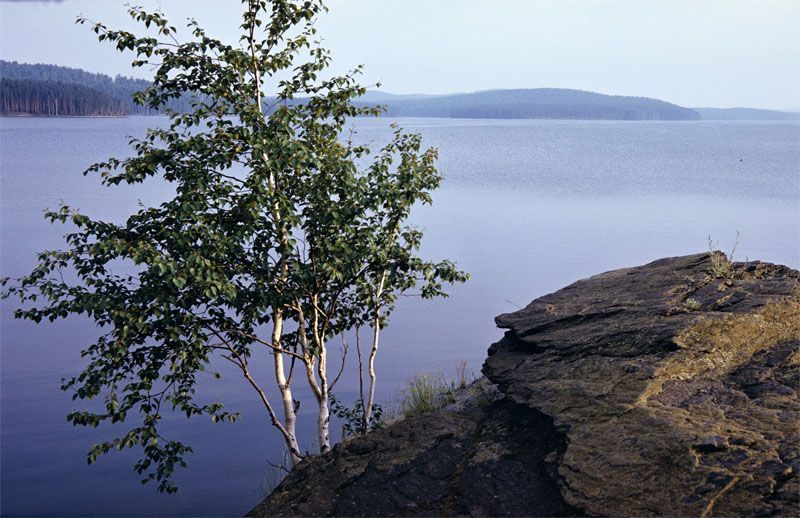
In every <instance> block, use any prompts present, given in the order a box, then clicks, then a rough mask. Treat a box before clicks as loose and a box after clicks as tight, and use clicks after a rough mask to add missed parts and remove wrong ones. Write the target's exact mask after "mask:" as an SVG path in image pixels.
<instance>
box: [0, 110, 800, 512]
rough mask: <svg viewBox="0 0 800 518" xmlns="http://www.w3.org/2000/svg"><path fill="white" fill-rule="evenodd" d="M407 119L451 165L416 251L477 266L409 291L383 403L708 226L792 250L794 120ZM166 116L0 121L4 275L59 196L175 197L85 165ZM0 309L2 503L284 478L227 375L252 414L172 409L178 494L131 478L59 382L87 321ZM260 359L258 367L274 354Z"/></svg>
mask: <svg viewBox="0 0 800 518" xmlns="http://www.w3.org/2000/svg"><path fill="white" fill-rule="evenodd" d="M398 122H400V123H401V124H402V125H403V126H404V127H406V128H407V129H410V130H415V131H419V132H421V133H422V134H423V135H424V137H425V142H426V143H427V144H428V145H431V146H436V147H438V148H439V149H440V155H441V159H440V162H439V164H440V169H441V171H442V172H443V173H444V175H445V177H446V179H445V182H444V185H443V187H442V189H440V190H439V191H438V192H437V193H436V194H435V196H434V199H435V203H434V206H433V207H424V208H422V210H420V211H418V212H417V213H416V215H415V222H416V224H417V225H419V226H420V227H422V228H423V229H424V230H425V231H426V238H427V242H426V244H425V246H424V249H423V253H424V255H426V256H429V257H431V258H443V257H449V258H454V259H457V260H458V262H459V264H460V265H461V266H462V267H464V268H465V269H467V270H468V271H470V272H471V273H472V276H473V280H472V281H470V282H469V283H468V284H466V285H463V286H459V287H457V288H455V289H453V290H452V292H451V293H452V296H451V297H450V298H449V299H444V300H437V301H432V302H426V301H420V300H417V299H404V300H403V301H402V304H401V305H400V307H399V309H398V311H397V312H396V316H395V317H394V319H393V322H392V325H391V327H390V328H389V329H387V331H386V332H385V335H384V338H383V344H384V345H383V349H382V351H381V353H380V356H379V366H378V371H379V383H380V385H379V388H380V398H381V399H382V400H383V401H390V400H391V399H392V398H393V397H396V394H397V391H398V390H399V388H400V387H402V385H403V384H404V383H405V382H406V380H407V379H408V378H409V377H410V376H412V375H413V374H415V373H418V372H421V371H430V370H441V371H443V372H444V373H445V374H446V375H452V373H453V371H454V365H455V363H456V362H458V361H462V360H466V361H467V362H468V363H469V366H470V369H471V370H473V371H475V372H477V371H479V370H480V365H481V362H482V360H483V358H484V356H485V353H486V348H487V347H488V346H489V344H491V342H492V341H494V340H496V339H497V338H498V337H500V336H501V334H502V333H501V331H499V330H497V329H496V328H495V327H494V324H493V320H492V319H493V317H494V316H495V315H497V314H499V313H503V312H508V311H513V310H515V309H517V308H519V307H521V306H524V305H526V304H527V303H528V302H529V301H530V300H531V299H533V298H535V297H537V296H540V295H543V294H545V293H547V292H550V291H553V290H555V289H558V288H560V287H562V286H564V285H566V284H568V283H570V282H572V281H575V280H577V279H580V278H583V277H586V276H589V275H593V274H595V273H599V272H602V271H605V270H609V269H612V268H618V267H623V266H632V265H637V264H641V263H644V262H647V261H650V260H653V259H657V258H660V257H663V256H669V255H681V254H688V253H694V252H699V251H703V250H704V249H705V248H706V240H707V237H708V236H709V235H711V236H713V237H714V239H715V240H719V242H720V246H721V248H723V249H728V248H730V246H732V245H733V240H734V236H735V234H736V231H737V230H739V231H740V232H741V236H742V237H741V243H740V245H739V248H738V249H737V252H736V257H737V258H740V259H745V258H750V259H756V258H758V259H763V260H767V261H772V262H780V263H783V264H787V265H790V266H792V267H795V268H797V267H798V264H800V241H799V238H798V235H800V125H798V124H797V123H773V122H770V123H760V122H747V123H738V122H605V121H486V120H481V121H472V120H450V119H399V120H398ZM156 123H158V119H153V118H126V119H9V118H4V119H0V168H1V171H0V172H1V173H2V175H1V177H0V192H1V195H2V204H1V206H0V218H1V221H2V229H1V231H0V241H1V242H2V249H1V252H2V255H1V256H0V258H1V260H2V263H1V264H0V269H2V275H3V276H6V275H10V276H16V275H21V274H25V273H27V272H29V271H30V269H31V267H32V265H33V264H34V262H35V254H36V253H37V252H38V251H40V250H42V249H45V248H55V247H59V246H60V244H61V243H62V241H61V236H62V234H63V233H64V232H65V228H64V227H60V226H51V225H49V224H47V223H46V222H45V221H44V220H43V218H42V211H43V210H44V209H45V208H46V207H56V206H58V204H59V203H60V201H61V200H64V201H67V202H68V203H70V204H71V205H73V206H76V207H79V208H80V209H81V210H83V211H84V212H86V213H89V214H91V215H93V216H95V217H104V218H110V219H115V220H120V219H121V218H122V217H123V216H124V215H125V214H127V213H129V212H131V211H133V210H136V208H137V204H138V203H139V201H140V200H141V202H142V203H145V204H153V203H158V202H159V201H161V200H163V199H164V198H165V197H166V196H168V195H169V188H168V187H166V186H164V185H160V184H158V183H153V184H151V185H148V186H144V188H142V187H139V188H114V189H107V188H102V187H99V186H98V185H97V182H96V181H95V180H94V179H93V178H85V177H82V176H81V175H80V172H81V171H82V170H83V169H84V168H85V167H86V166H87V165H89V164H90V163H91V162H93V161H96V160H100V159H105V158H107V157H110V156H119V155H124V154H126V153H127V151H126V142H127V138H126V137H127V135H131V134H132V135H141V134H142V133H143V132H144V129H145V128H146V127H147V126H148V125H153V124H156ZM388 123H389V121H388V120H383V121H379V120H377V121H376V120H363V121H358V122H357V124H356V125H357V126H358V127H359V131H360V136H361V138H362V139H364V140H365V141H366V142H374V143H375V144H376V145H379V144H380V143H382V142H385V141H387V139H388V138H389V136H390V134H391V130H390V129H389V128H388ZM1 309H2V313H0V318H2V321H1V322H0V325H1V326H2V327H1V328H0V333H1V334H0V341H1V342H2V345H1V346H0V369H1V371H0V384H1V385H2V402H1V403H2V405H1V407H0V412H1V414H0V419H2V436H1V437H0V441H2V444H1V445H0V446H1V448H0V449H1V450H2V453H1V454H0V455H2V458H1V459H0V461H1V464H0V469H2V473H1V478H0V482H1V483H2V487H0V495H2V496H1V497H2V502H0V504H1V507H0V508H1V509H2V513H3V514H8V515H15V514H34V515H40V514H59V515H63V514H74V515H143V514H160V515H163V514H171V515H179V514H183V515H241V514H243V513H244V512H246V511H247V510H248V509H250V508H251V507H252V506H253V505H255V504H256V503H257V502H258V501H259V500H260V499H261V498H262V497H263V496H264V489H263V487H265V486H267V485H268V484H269V483H270V479H271V478H272V477H273V475H271V474H270V473H271V469H270V468H269V463H268V461H273V462H274V461H277V460H278V459H279V458H280V451H281V447H280V442H279V437H278V435H277V433H275V432H274V431H273V430H272V429H271V428H270V426H269V424H268V422H267V420H266V419H265V417H264V414H263V412H262V410H261V407H260V406H259V405H258V403H257V402H256V401H255V399H254V398H253V397H252V395H251V393H250V392H249V389H248V387H247V386H245V385H244V383H242V380H240V379H239V378H238V377H237V376H236V375H235V374H236V373H233V372H230V371H227V370H224V371H223V374H224V376H223V379H222V380H221V381H218V382H215V381H213V380H210V379H209V380H204V381H203V384H202V393H203V395H204V396H207V397H208V398H212V399H222V400H223V401H224V402H225V403H226V406H227V407H229V409H235V410H239V411H241V412H242V414H243V419H242V421H241V422H239V423H237V424H234V425H212V424H211V423H209V422H206V421H205V420H198V421H196V422H192V423H187V422H186V419H184V418H180V417H173V418H170V419H168V420H167V422H166V423H165V430H166V431H169V432H171V433H173V434H174V435H175V436H177V437H179V438H181V439H184V440H186V441H187V442H189V443H190V444H191V445H192V446H193V447H194V449H195V454H194V455H192V456H191V457H190V459H189V469H188V470H184V472H182V473H181V474H180V476H179V485H180V487H181V489H180V491H179V492H178V494H177V495H174V496H163V495H159V494H157V493H156V492H155V491H154V489H153V488H152V487H151V486H141V485H140V484H139V483H138V479H137V476H136V475H135V474H134V473H133V472H132V471H131V466H132V464H133V462H134V460H135V455H132V454H130V453H123V454H111V455H109V456H107V457H105V458H103V459H101V460H100V461H99V462H98V463H97V464H95V465H93V466H87V465H86V461H85V454H86V450H87V448H88V447H89V445H90V444H91V443H93V442H97V441H98V440H101V439H104V438H108V437H111V436H112V435H113V434H114V433H115V430H113V429H102V428H101V429H99V430H86V429H75V428H73V427H72V426H71V425H69V424H68V423H67V422H66V419H65V415H66V414H67V413H68V412H69V411H70V410H71V409H73V408H76V407H75V404H74V403H73V402H72V401H71V398H70V396H69V395H68V394H64V393H62V392H60V390H59V384H60V380H61V379H62V378H65V377H70V376H72V375H74V374H76V373H77V372H79V370H80V368H81V365H82V362H81V360H80V357H79V355H78V353H79V351H80V349H81V348H82V347H83V346H85V345H86V344H88V343H90V342H91V340H92V338H93V337H94V336H95V334H96V330H95V329H94V328H93V326H92V325H91V323H89V322H87V321H85V320H82V319H79V318H73V319H70V320H67V321H65V322H57V323H55V324H42V325H33V324H31V323H28V322H21V321H15V320H13V319H11V318H10V314H11V311H12V309H13V306H12V304H9V302H8V301H4V302H3V303H2V308H1ZM261 372H262V376H263V378H264V379H265V380H266V379H267V376H268V367H267V364H266V363H264V364H263V369H262V370H261ZM227 374H230V375H227ZM347 374H351V376H350V377H349V378H348V379H345V380H344V381H343V383H345V385H346V386H344V387H343V388H342V390H340V391H339V393H340V395H341V396H342V398H343V399H345V400H352V399H354V394H355V393H354V388H355V385H354V378H353V377H352V373H349V372H348V373H347ZM309 407H310V405H307V406H305V407H303V408H309ZM309 412H310V410H309V411H307V412H306V414H305V420H304V421H303V422H302V423H301V428H303V429H305V430H310V429H311V426H312V420H313V415H312V414H310V413H309ZM116 432H117V433H118V432H119V431H118V430H117V431H116Z"/></svg>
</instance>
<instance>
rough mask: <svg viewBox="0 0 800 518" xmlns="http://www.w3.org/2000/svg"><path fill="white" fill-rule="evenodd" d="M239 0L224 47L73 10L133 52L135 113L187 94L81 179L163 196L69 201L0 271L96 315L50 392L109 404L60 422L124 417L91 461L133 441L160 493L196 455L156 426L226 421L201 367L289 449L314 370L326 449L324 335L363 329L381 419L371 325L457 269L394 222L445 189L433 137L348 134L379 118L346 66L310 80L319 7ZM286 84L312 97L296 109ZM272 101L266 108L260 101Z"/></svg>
mask: <svg viewBox="0 0 800 518" xmlns="http://www.w3.org/2000/svg"><path fill="white" fill-rule="evenodd" d="M243 4H244V17H243V23H242V25H241V29H242V31H241V32H242V36H241V40H240V41H239V43H238V44H230V43H226V42H222V41H219V40H216V39H213V38H211V37H209V36H207V35H206V33H205V32H204V30H203V29H202V28H200V27H199V26H198V25H197V24H196V23H195V22H190V23H189V25H188V29H189V33H190V37H189V39H188V41H185V42H181V41H180V40H179V39H178V38H179V36H180V34H179V32H178V31H177V29H176V28H175V27H173V26H171V25H170V24H169V22H168V21H167V20H166V19H165V18H163V16H162V15H160V14H159V13H150V12H146V11H143V10H141V9H139V8H135V7H133V8H131V9H130V11H129V12H130V15H131V16H132V17H133V18H134V19H135V20H137V21H139V22H141V23H142V24H143V25H145V27H146V28H148V29H150V33H149V34H148V35H145V36H136V35H134V34H132V33H130V32H126V31H116V30H112V29H109V28H108V27H106V26H104V25H103V24H101V23H93V22H89V21H87V20H80V21H81V22H82V23H85V24H88V25H89V26H90V27H91V28H92V30H93V31H94V32H95V33H97V35H98V38H99V39H100V40H101V41H107V42H110V43H111V44H112V45H113V46H115V47H116V48H117V49H119V50H122V51H132V52H133V53H134V54H135V59H134V61H133V65H134V66H145V65H153V66H154V67H155V77H154V80H153V82H152V84H150V85H149V86H148V87H147V88H146V89H145V90H144V91H143V92H141V93H139V94H136V96H135V99H136V101H137V102H138V103H140V104H141V105H142V106H145V107H148V108H149V109H153V110H160V109H163V108H164V106H165V105H167V104H168V103H169V102H171V101H172V100H174V99H180V98H184V97H185V96H189V97H190V98H192V99H195V101H194V102H193V103H192V104H191V109H190V110H189V111H188V112H186V113H177V112H168V116H169V118H170V123H169V124H168V125H166V126H164V127H161V128H158V129H151V130H148V132H147V134H146V136H144V137H143V138H138V139H136V138H134V139H132V140H131V145H132V152H133V153H132V156H130V157H129V158H124V159H122V158H111V159H109V160H107V161H104V162H101V163H97V164H94V165H93V166H91V167H90V168H89V169H88V170H87V171H86V174H89V175H95V176H97V177H98V179H99V180H100V181H102V183H103V184H105V185H107V186H109V187H112V186H115V185H118V184H138V183H141V182H147V181H150V180H151V179H152V178H154V177H155V178H158V179H160V180H161V181H166V182H168V183H169V184H170V185H171V186H172V187H173V188H174V193H175V195H174V197H173V198H172V199H170V200H168V201H166V202H164V203H162V204H161V205H159V206H156V207H142V208H140V210H138V211H137V212H136V213H134V214H131V215H130V216H129V217H128V218H127V219H126V220H125V221H124V222H122V223H117V222H113V221H102V220H97V219H93V218H91V217H90V216H88V215H85V214H82V213H80V212H78V211H77V210H75V209H73V208H71V207H69V206H67V205H64V206H62V207H61V208H59V209H57V210H54V211H50V212H48V213H47V217H48V218H49V219H50V220H51V221H53V222H57V221H60V222H63V223H68V224H71V226H72V232H71V233H69V234H67V236H66V240H67V248H66V249H64V250H51V251H45V252H42V253H41V254H40V256H39V260H40V263H39V265H38V266H37V267H36V268H35V269H34V270H33V271H32V272H31V274H30V275H28V276H26V277H24V278H22V279H17V280H15V281H10V280H8V279H6V280H4V284H7V285H8V286H9V288H8V289H7V291H6V292H5V296H11V295H13V296H17V297H19V298H20V299H21V300H22V302H23V303H24V307H23V308H21V309H19V310H18V311H17V312H16V316H17V317H19V318H27V319H30V320H33V321H36V322H39V321H41V320H43V319H49V320H55V319H58V318H64V317H68V316H69V315H73V314H83V315H88V316H89V317H90V318H92V319H93V320H94V321H95V322H96V323H97V325H98V326H99V327H100V329H101V330H102V334H101V336H100V337H99V338H98V339H97V341H96V342H94V343H92V344H90V345H89V346H88V347H87V348H86V350H85V351H84V352H83V355H84V356H85V358H86V359H87V362H88V364H87V366H86V368H85V370H84V371H83V372H82V373H80V374H79V375H78V376H76V377H74V378H73V379H71V380H68V381H67V382H66V383H65V384H64V387H63V388H64V389H65V390H70V391H72V392H73V393H74V397H75V398H76V399H92V398H97V397H102V398H103V400H104V402H105V408H104V409H103V410H101V411H96V410H95V411H76V412H73V413H71V414H70V415H69V420H70V421H71V422H72V423H74V424H75V425H83V426H98V425H99V424H101V423H121V422H126V421H128V420H133V419H136V418H138V419H137V424H136V425H134V426H133V427H132V428H131V429H129V430H128V431H127V432H126V433H124V434H123V435H122V436H120V437H118V438H117V439H115V440H112V441H108V442H104V443H101V444H98V445H96V446H95V447H94V448H93V449H92V451H91V452H90V455H89V460H90V461H93V460H94V459H95V458H97V456H98V455H100V454H103V453H106V452H108V451H110V450H112V449H123V448H131V447H141V448H142V450H143V457H142V459H141V460H140V461H139V462H138V463H137V464H136V467H135V469H136V471H137V472H139V473H141V474H144V475H145V479H144V480H145V481H147V480H156V481H157V482H158V485H159V489H160V490H162V491H167V492H172V491H175V490H176V487H175V485H174V482H173V480H172V474H173V472H174V469H175V468H176V467H177V466H183V465H185V455H186V453H188V452H189V451H191V448H190V447H189V446H188V445H186V444H183V443H182V442H180V441H178V440H175V439H172V438H167V437H165V436H163V435H162V433H161V428H160V426H159V425H160V422H161V421H162V419H163V413H164V412H165V411H166V410H169V409H172V410H175V411H177V412H180V413H184V414H185V415H186V416H187V417H193V416H200V415H206V416H210V418H211V419H212V420H213V421H221V420H222V421H224V420H235V419H236V414H234V413H228V412H227V411H226V410H225V409H224V408H223V406H222V404H221V403H220V402H216V401H211V402H200V401H196V400H195V397H194V396H195V388H196V385H197V383H198V378H199V376H200V375H201V373H202V372H203V371H205V370H206V369H208V368H210V367H211V366H213V365H215V364H216V363H218V362H224V361H227V362H230V363H231V364H233V365H235V366H236V368H237V369H238V370H239V371H240V372H241V374H242V376H243V378H244V381H246V383H247V384H248V385H249V386H250V387H252V388H253V389H254V391H255V393H256V395H257V397H258V398H259V400H260V401H261V403H263V406H264V408H265V410H266V414H267V415H268V417H269V419H270V420H271V422H272V424H273V425H274V426H275V427H276V428H277V429H278V431H279V432H280V434H281V436H282V437H283V440H284V443H285V445H286V448H287V450H288V453H289V454H290V456H291V459H292V461H293V462H294V463H296V462H299V460H300V459H301V458H302V457H303V456H304V455H305V453H304V452H302V451H300V447H299V442H298V438H297V431H296V420H297V414H298V411H299V407H298V404H297V402H296V401H295V399H294V397H293V393H292V382H293V381H294V382H306V383H308V386H309V387H310V389H311V393H312V394H313V396H314V398H315V399H316V402H317V408H316V413H317V433H318V435H317V437H316V439H317V441H318V443H319V445H320V450H321V451H322V452H323V453H324V452H325V451H327V449H329V448H330V437H329V420H330V416H329V413H330V397H331V391H332V389H333V388H334V386H335V385H336V383H337V381H338V380H339V375H333V374H334V373H329V368H328V364H327V358H328V355H327V350H328V344H329V342H330V341H331V339H332V338H334V337H342V338H344V337H345V335H346V334H347V333H349V332H351V331H354V330H355V331H356V337H358V330H360V329H362V328H368V329H370V332H371V335H372V341H371V344H372V345H371V347H370V355H369V372H370V377H371V382H370V389H369V398H368V402H367V403H366V405H364V406H363V412H362V413H363V422H364V423H366V424H367V426H368V425H369V424H371V423H374V422H376V419H378V418H379V417H380V416H379V415H376V414H377V413H378V410H377V408H376V407H374V401H373V396H374V383H375V378H374V368H373V363H374V359H375V356H376V353H377V350H378V337H379V335H380V330H381V329H382V328H383V327H384V326H385V325H387V323H388V317H389V315H390V313H391V311H392V310H393V308H394V305H395V302H396V300H397V297H398V296H399V295H400V294H401V293H411V294H414V293H416V294H419V295H421V296H422V297H427V298H430V297H436V296H442V295H444V292H443V291H442V288H443V283H452V282H460V281H464V280H466V278H467V276H466V274H465V273H463V272H461V271H459V270H457V269H456V268H455V265H454V264H453V263H452V262H450V261H447V260H444V261H438V262H432V261H428V260H424V259H422V258H421V257H419V256H418V255H417V251H418V250H419V247H420V244H421V240H422V232H421V231H419V230H418V229H416V228H414V227H411V226H409V225H408V223H407V221H408V217H409V215H410V213H411V210H412V208H413V207H414V206H415V205H417V204H420V203H430V202H431V191H433V190H434V189H436V188H437V187H438V186H439V184H440V182H441V176H440V174H439V173H438V171H437V170H436V168H435V161H436V158H437V153H436V150H434V149H424V148H423V147H422V141H421V137H420V136H419V135H416V134H406V133H403V132H402V131H401V130H399V129H396V131H395V132H394V135H393V138H392V139H391V140H390V141H389V142H388V143H386V144H385V145H383V146H382V147H381V148H380V149H377V150H375V151H372V150H370V149H368V148H366V147H363V146H359V145H355V144H353V143H352V142H351V141H350V140H348V139H346V138H345V139H343V138H342V137H343V135H346V133H345V130H346V123H347V121H348V119H349V118H351V117H355V116H359V115H377V114H378V111H377V110H376V109H374V108H371V107H359V106H356V105H354V104H353V100H354V99H355V98H357V97H358V96H360V95H363V94H364V92H365V88H364V87H362V86H360V85H359V84H358V83H357V81H356V75H357V73H358V71H357V70H356V71H354V72H351V73H349V74H347V75H344V76H332V77H330V76H327V75H323V74H324V72H325V71H326V69H327V67H328V64H329V62H330V56H329V54H328V52H327V51H325V50H324V49H321V48H320V47H319V46H318V45H317V43H315V42H314V41H313V39H312V38H313V37H314V34H315V29H314V27H313V21H314V19H315V17H316V15H317V14H318V13H319V12H320V11H321V10H322V9H324V7H323V6H322V5H321V3H319V2H318V1H311V0H306V1H299V0H295V1H290V0H273V1H261V0H248V1H244V2H243ZM267 81H269V84H270V85H271V86H273V88H274V90H275V93H274V95H273V96H267V94H266V93H265V90H266V88H267V87H266V86H265V84H266V82H267ZM298 97H303V98H305V99H306V101H305V102H303V103H293V102H291V101H292V100H293V99H296V98H298ZM268 99H274V100H275V101H274V102H272V106H271V108H270V109H265V107H264V103H265V102H266V101H267V100H268ZM65 271H66V272H67V274H66V275H62V274H63V273H64V272H65ZM73 276H76V277H77V280H74V281H73V280H72V279H73ZM9 283H10V284H9ZM412 290H413V291H412ZM358 344H359V342H358V339H357V349H358V351H359V356H358V358H359V364H361V352H360V346H359V345H358ZM255 355H268V356H270V357H271V360H272V365H273V371H272V372H271V373H270V376H265V375H264V373H263V372H258V371H254V370H253V367H252V363H251V359H252V358H253V356H255ZM339 372H340V373H341V370H340V371H339ZM269 378H272V380H273V381H274V383H275V385H274V388H273V389H272V390H269V389H267V388H266V386H265V381H266V380H267V379H269ZM298 380H300V381H298ZM276 393H277V396H278V398H279V401H280V403H279V404H278V405H276V404H274V398H275V396H276ZM362 399H364V398H362Z"/></svg>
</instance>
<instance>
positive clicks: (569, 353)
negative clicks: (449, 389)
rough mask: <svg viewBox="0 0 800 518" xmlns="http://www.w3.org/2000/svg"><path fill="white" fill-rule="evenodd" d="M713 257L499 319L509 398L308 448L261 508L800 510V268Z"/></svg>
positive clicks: (492, 359)
mask: <svg viewBox="0 0 800 518" xmlns="http://www.w3.org/2000/svg"><path fill="white" fill-rule="evenodd" d="M712 259H713V258H712V257H711V256H709V254H700V255H694V256H687V257H678V258H670V259H662V260H659V261H656V262H654V263H651V264H648V265H645V266H641V267H637V268H628V269H622V270H616V271H612V272H608V273H605V274H602V275H598V276H595V277H592V278H589V279H585V280H582V281H579V282H576V283H575V284H572V285H570V286H568V287H566V288H564V289H562V290H560V291H558V292H556V293H553V294H550V295H546V296H544V297H541V298H539V299H537V300H535V301H533V302H532V303H531V304H530V305H529V306H528V307H526V308H525V309H523V310H520V311H518V312H516V313H512V314H507V315H501V316H499V317H497V323H498V325H499V326H500V327H503V328H507V329H508V332H507V333H506V336H505V337H504V338H503V339H502V340H501V341H500V342H498V343H496V344H494V345H493V346H492V347H491V348H490V350H489V358H488V359H487V360H486V363H485V364H484V367H483V372H484V375H485V377H486V378H487V379H488V380H489V381H490V382H492V383H495V384H497V386H498V387H499V389H500V392H501V394H500V397H499V398H495V400H494V402H491V403H490V402H489V401H488V399H487V398H481V397H474V398H472V399H471V400H470V401H469V403H468V404H466V405H463V406H462V407H461V408H459V409H456V410H453V409H445V410H440V411H438V412H435V413H431V414H426V415H422V416H417V417H413V418H409V419H406V420H403V421H400V422H398V423H396V424H394V425H391V426H389V427H387V428H386V429H384V430H381V431H378V432H375V433H373V434H370V435H369V436H367V437H364V438H360V439H357V440H353V441H351V442H348V443H346V444H343V445H339V446H337V447H336V448H334V451H333V452H332V453H331V454H328V455H325V456H322V457H317V458H313V459H308V460H306V461H304V462H302V463H301V464H300V465H299V466H298V467H297V468H296V469H295V470H294V471H293V472H292V474H291V475H290V476H289V477H287V479H286V480H285V481H284V482H283V483H282V484H281V485H280V486H279V487H278V488H277V489H276V490H275V491H274V492H273V494H272V495H271V496H270V497H269V498H268V499H266V500H265V501H264V502H262V503H261V504H260V505H259V506H258V507H256V508H255V509H253V511H252V512H251V514H252V515H256V516H267V515H269V516H273V515H274V516H288V515H295V516H296V515H303V516H306V515H317V516H321V515H337V516H350V515H360V516H364V515H426V516H430V515H453V516H455V515H493V516H498V515H516V516H519V515H525V516H569V515H609V516H644V515H681V516H687V515H691V516H712V515H721V516H729V515H798V514H800V502H799V501H798V496H799V495H800V482H799V479H798V470H800V434H799V432H798V422H799V421H798V418H800V403H799V402H798V392H797V391H798V385H800V350H799V349H800V272H797V271H794V270H791V269H789V268H785V267H782V266H775V265H769V264H765V263H751V264H748V265H743V264H739V265H737V268H736V269H735V272H734V274H733V275H732V276H731V277H730V278H726V279H718V278H715V277H714V276H713V275H711V274H710V272H711V270H712V267H711V261H712ZM687 301H688V302H687ZM481 383H483V382H481ZM489 399H490V398H489Z"/></svg>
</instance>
